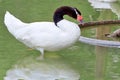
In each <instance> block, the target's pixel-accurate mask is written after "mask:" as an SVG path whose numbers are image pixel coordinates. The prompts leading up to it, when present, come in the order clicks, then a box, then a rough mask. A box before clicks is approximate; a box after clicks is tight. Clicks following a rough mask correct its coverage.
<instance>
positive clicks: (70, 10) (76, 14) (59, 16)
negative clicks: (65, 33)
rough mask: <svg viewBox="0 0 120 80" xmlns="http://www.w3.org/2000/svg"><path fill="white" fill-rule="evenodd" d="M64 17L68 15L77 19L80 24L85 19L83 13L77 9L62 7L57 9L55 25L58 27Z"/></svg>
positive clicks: (54, 17)
mask: <svg viewBox="0 0 120 80" xmlns="http://www.w3.org/2000/svg"><path fill="white" fill-rule="evenodd" d="M64 15H68V16H70V17H72V18H74V19H76V20H77V21H79V22H80V23H82V22H83V21H82V20H83V17H82V16H81V12H80V11H79V10H78V9H77V8H74V7H69V6H62V7H59V8H58V9H56V11H55V12H54V16H53V20H54V23H55V25H57V23H58V22H59V21H61V20H62V19H63V16H64Z"/></svg>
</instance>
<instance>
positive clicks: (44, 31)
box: [4, 6, 82, 55]
mask: <svg viewBox="0 0 120 80" xmlns="http://www.w3.org/2000/svg"><path fill="white" fill-rule="evenodd" d="M64 15H68V16H70V17H72V18H74V19H76V20H78V21H79V22H82V16H81V12H80V11H79V10H78V9H77V8H73V7H69V6H62V7H60V8H58V9H57V10H56V11H55V12H54V15H53V21H54V22H32V23H24V22H22V21H21V20H19V19H17V18H16V17H14V16H13V15H12V14H10V13H9V12H8V11H6V13H5V17H4V23H5V25H6V27H7V29H8V31H9V32H10V33H11V34H12V35H13V36H14V37H15V38H16V39H17V40H19V41H20V42H22V43H24V44H25V45H26V46H28V47H30V48H34V49H36V50H39V51H40V52H41V54H42V55H43V54H44V50H47V51H57V50H60V49H63V48H66V47H69V46H71V45H72V44H73V43H75V42H76V41H78V40H79V38H80V33H81V32H80V28H79V26H78V25H77V24H76V23H74V22H71V21H68V20H66V19H64V18H63V16H64Z"/></svg>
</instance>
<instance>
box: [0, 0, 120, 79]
mask: <svg viewBox="0 0 120 80" xmlns="http://www.w3.org/2000/svg"><path fill="white" fill-rule="evenodd" d="M90 1H93V2H95V1H97V0H95V1H94V0H90ZM53 3H56V4H53ZM83 4H84V5H83ZM95 4H97V3H95ZM95 4H94V5H93V3H92V2H91V3H88V1H87V0H85V1H84V2H83V1H79V0H78V1H74V0H71V1H69V0H66V1H58V0H55V1H54V2H53V1H51V0H49V1H45V0H33V1H30V0H29V1H26V0H10V1H7V0H4V1H3V0H0V16H1V18H0V22H1V23H0V45H1V46H0V79H1V80H119V79H120V64H119V63H120V49H118V48H108V47H100V46H93V45H89V44H85V43H81V42H77V43H76V44H75V45H73V46H72V47H70V48H68V49H64V50H61V51H58V52H47V51H46V52H45V59H44V60H37V58H38V57H39V52H38V51H36V50H33V51H29V50H27V49H28V48H26V47H25V46H24V45H22V44H21V43H20V42H18V41H17V40H16V39H15V38H14V37H12V35H11V34H10V33H9V32H8V31H7V29H6V27H5V25H4V24H3V17H4V13H5V11H6V10H8V11H10V12H11V13H13V14H14V15H15V16H17V17H18V18H20V19H21V20H22V21H24V22H34V21H52V15H53V14H52V13H53V12H54V10H55V9H56V7H58V6H61V5H69V6H76V7H77V8H80V9H81V10H82V11H83V13H84V18H85V20H89V21H94V20H95V21H96V20H111V19H119V18H120V11H119V7H120V6H119V5H120V2H117V3H106V2H105V3H103V4H104V6H103V7H101V6H98V5H97V7H95ZM101 4H102V3H101ZM90 5H92V6H90ZM105 5H106V6H105ZM86 6H87V7H88V8H89V9H90V10H92V11H90V10H88V12H86V10H85V9H86V8H85V9H82V8H84V7H86ZM85 12H86V13H85ZM88 13H89V14H88ZM70 20H71V19H70ZM118 28H120V25H106V26H100V27H97V28H96V27H95V28H94V27H93V28H87V29H83V30H82V36H86V37H90V38H97V39H106V40H114V39H109V38H106V37H105V36H104V34H106V33H111V32H113V31H114V30H116V29H118Z"/></svg>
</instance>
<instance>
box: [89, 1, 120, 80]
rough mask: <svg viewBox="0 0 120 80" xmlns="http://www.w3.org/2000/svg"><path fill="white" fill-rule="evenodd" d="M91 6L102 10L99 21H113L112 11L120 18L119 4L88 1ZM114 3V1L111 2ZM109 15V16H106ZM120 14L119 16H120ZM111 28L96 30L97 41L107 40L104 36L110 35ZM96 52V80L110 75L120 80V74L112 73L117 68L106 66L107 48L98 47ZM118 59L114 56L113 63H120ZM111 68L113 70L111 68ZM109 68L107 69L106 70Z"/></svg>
mask: <svg viewBox="0 0 120 80" xmlns="http://www.w3.org/2000/svg"><path fill="white" fill-rule="evenodd" d="M88 1H89V2H90V3H91V5H92V6H93V7H94V8H97V9H101V11H100V16H99V18H98V20H111V19H112V15H113V13H112V12H111V11H113V12H114V13H115V14H117V15H118V18H119V17H120V12H119V10H117V9H119V7H118V6H117V7H118V8H116V6H115V4H117V3H109V2H101V1H100V0H88ZM111 1H112V0H111ZM106 13H107V14H106ZM118 13H119V14H118ZM110 30H111V29H110V27H108V26H107V25H106V26H105V25H104V27H102V26H101V27H99V28H96V38H97V39H105V37H104V36H103V35H104V34H106V33H110ZM95 50H96V69H95V70H96V73H95V75H96V80H105V77H106V76H108V75H109V77H110V76H112V77H111V78H112V80H119V77H118V76H119V75H120V74H119V73H118V74H117V75H116V74H115V73H114V71H111V70H110V69H113V68H116V66H115V65H114V66H112V65H109V66H108V67H106V66H107V64H106V62H107V61H106V58H107V56H108V55H107V48H105V47H99V46H96V48H95ZM118 60H119V59H118V57H116V56H114V58H113V60H112V61H113V62H114V63H116V62H118ZM110 66H111V67H112V68H110ZM106 68H107V69H106ZM107 70H108V73H109V74H107V75H106V74H105V73H106V71H107Z"/></svg>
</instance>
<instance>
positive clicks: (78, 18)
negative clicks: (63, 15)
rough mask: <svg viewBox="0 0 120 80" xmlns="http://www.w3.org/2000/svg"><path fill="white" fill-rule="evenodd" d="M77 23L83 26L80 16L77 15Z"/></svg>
mask: <svg viewBox="0 0 120 80" xmlns="http://www.w3.org/2000/svg"><path fill="white" fill-rule="evenodd" d="M77 21H78V22H80V24H83V17H82V16H81V15H77Z"/></svg>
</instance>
